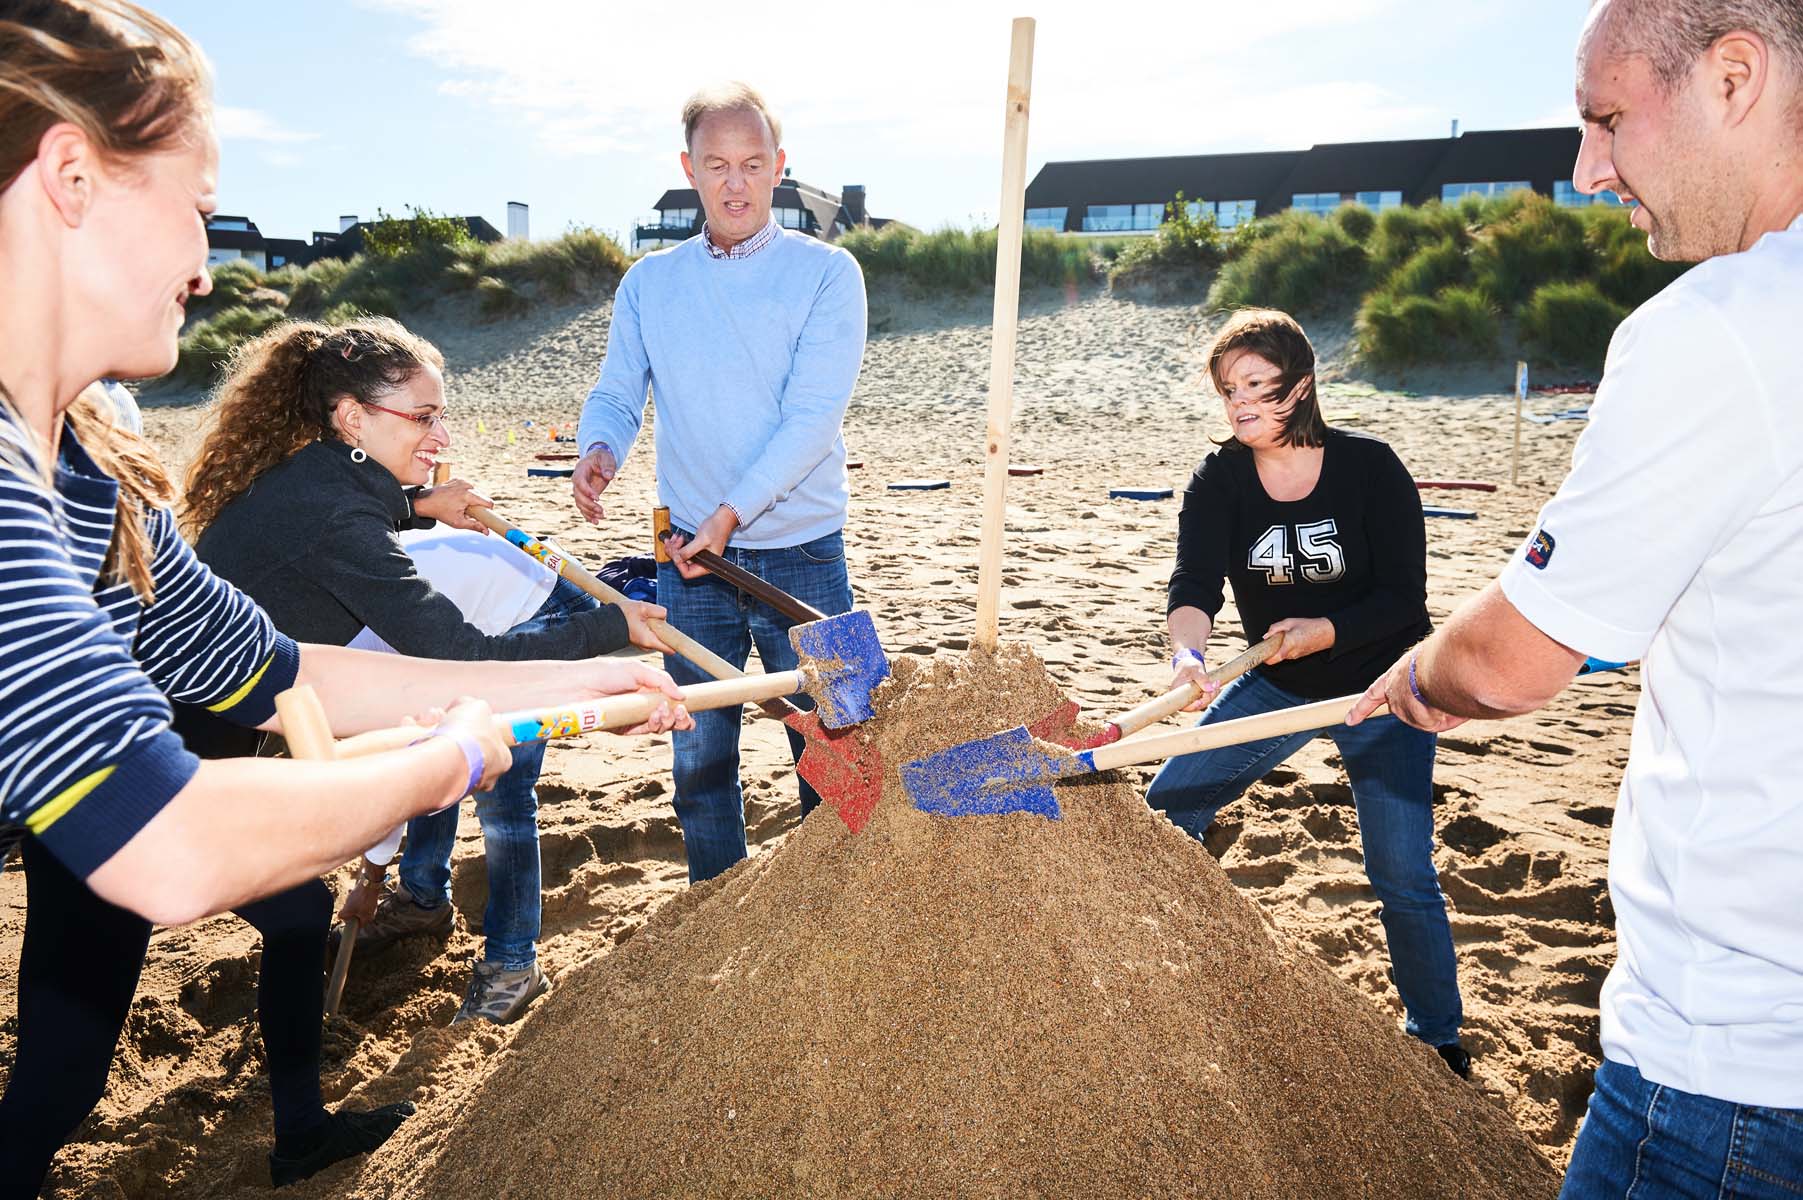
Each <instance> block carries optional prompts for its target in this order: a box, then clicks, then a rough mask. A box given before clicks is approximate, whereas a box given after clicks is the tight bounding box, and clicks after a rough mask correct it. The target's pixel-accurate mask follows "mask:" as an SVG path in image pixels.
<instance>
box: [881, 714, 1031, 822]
mask: <svg viewBox="0 0 1803 1200" xmlns="http://www.w3.org/2000/svg"><path fill="white" fill-rule="evenodd" d="M1057 777H1058V771H1057V767H1056V765H1055V764H1054V763H1053V762H1052V760H1051V758H1050V757H1049V756H1048V755H1046V753H1045V752H1044V751H1042V750H1040V749H1039V747H1038V745H1037V744H1035V742H1034V740H1033V735H1032V734H1030V733H1028V732H1027V730H1026V727H1025V726H1019V727H1017V728H1014V729H1010V730H1008V731H1007V732H1006V733H998V734H996V735H995V736H994V737H986V738H979V739H977V740H976V741H974V742H964V743H961V744H959V745H956V746H953V747H952V748H951V749H949V750H941V751H939V753H937V754H929V755H927V756H926V757H925V758H917V759H914V760H913V761H912V762H905V763H903V764H902V765H901V778H902V787H903V788H904V789H905V790H906V791H907V793H908V798H909V799H910V800H912V801H913V802H914V807H915V808H918V809H920V810H921V811H922V812H930V813H935V814H937V815H939V816H942V817H974V816H992V815H994V814H997V813H1010V812H1029V813H1038V814H1039V815H1040V816H1042V817H1049V818H1050V819H1052V820H1054V821H1056V820H1059V819H1060V816H1061V814H1060V813H1059V811H1058V799H1057V797H1055V796H1054V795H1053V794H1052V788H1051V781H1052V780H1054V779H1056V778H1057Z"/></svg>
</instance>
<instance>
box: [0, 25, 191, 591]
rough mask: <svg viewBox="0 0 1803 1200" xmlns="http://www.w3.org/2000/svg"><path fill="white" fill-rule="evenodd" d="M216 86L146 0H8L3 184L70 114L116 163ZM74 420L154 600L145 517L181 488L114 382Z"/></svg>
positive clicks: (0, 84) (22, 429)
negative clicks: (112, 495)
mask: <svg viewBox="0 0 1803 1200" xmlns="http://www.w3.org/2000/svg"><path fill="white" fill-rule="evenodd" d="M211 89H212V72H211V71H210V69H209V68H208V66H207V62H206V58H205V56H204V55H202V54H201V52H200V50H199V48H198V47H196V46H195V45H194V43H193V42H192V41H190V40H189V39H188V38H187V37H186V36H185V35H184V34H183V33H182V32H181V31H180V30H178V29H176V28H175V26H173V25H170V24H169V23H168V22H166V21H164V20H162V19H160V18H158V17H156V16H154V15H152V14H151V13H149V12H146V11H145V10H144V9H142V8H140V7H138V6H137V5H135V4H130V3H126V2H125V0H0V191H3V190H5V189H6V188H9V187H11V186H12V184H13V182H14V181H15V180H17V179H18V177H19V175H20V174H21V173H22V172H23V171H25V170H26V168H28V167H29V166H30V165H31V164H32V162H34V161H35V160H36V159H37V155H38V144H39V142H40V141H42V140H43V137H44V134H45V132H46V131H48V130H49V129H50V128H51V127H52V126H54V125H57V124H61V123H64V122H67V123H68V124H71V125H74V126H75V127H76V128H77V129H80V130H81V131H82V133H83V134H84V135H85V136H86V137H87V139H88V140H89V141H90V142H91V143H92V144H93V145H94V146H95V148H96V149H97V150H98V151H99V152H100V154H101V155H102V156H103V157H106V158H109V159H112V160H114V161H128V160H130V159H132V158H134V157H137V156H139V155H143V154H150V153H154V152H157V151H161V150H167V149H170V148H172V147H174V146H176V145H178V144H179V143H181V142H182V140H183V139H185V138H187V137H189V136H191V135H192V134H193V133H194V132H195V131H196V130H197V129H199V128H201V127H202V126H203V124H204V122H205V120H206V119H207V117H208V115H209V114H210V111H211V99H210V93H211ZM0 409H3V410H4V415H5V417H6V418H7V419H8V420H7V422H6V423H7V424H10V425H12V426H14V428H13V429H12V430H10V431H9V432H8V435H7V436H5V437H4V438H0V442H3V443H4V445H3V446H0V460H3V461H4V464H5V466H6V467H7V468H8V469H11V470H13V471H15V472H17V473H19V474H24V475H31V476H35V477H36V478H37V479H39V480H40V481H42V482H43V483H44V485H45V486H46V488H48V487H49V486H50V481H51V478H52V476H51V470H52V463H51V455H50V453H49V447H46V446H42V445H39V444H37V443H38V440H39V439H37V438H36V437H34V436H33V434H32V432H31V430H30V428H29V427H28V426H27V425H26V423H25V421H24V420H23V419H22V418H21V417H20V415H19V412H18V409H17V406H16V405H15V404H14V402H13V397H12V394H11V393H10V392H9V391H8V390H7V389H6V385H5V381H4V380H0ZM62 419H63V420H64V421H65V422H66V423H67V425H68V427H69V429H70V430H71V431H72V432H73V433H74V434H75V436H76V438H77V440H79V441H80V442H81V444H82V447H83V449H85V450H86V451H87V452H88V455H89V457H91V458H92V459H93V460H94V462H95V464H96V465H97V466H98V467H99V468H100V469H101V470H103V471H105V472H106V473H107V474H108V475H110V476H112V477H113V478H114V479H115V480H117V482H118V484H119V502H118V507H117V509H116V511H115V513H114V520H113V540H112V543H111V544H110V545H109V546H108V547H107V556H106V562H105V566H104V568H103V570H104V571H105V573H106V576H107V577H108V578H110V579H115V580H121V579H122V580H125V581H127V582H129V583H130V584H131V586H132V588H133V590H135V591H136V592H137V593H138V595H139V597H140V598H142V600H143V601H144V603H146V604H148V603H150V602H151V601H152V600H153V599H154V598H155V596H154V588H153V586H152V581H151V572H150V567H151V545H150V538H149V535H148V534H147V533H146V532H145V529H144V518H145V516H146V512H147V509H148V508H149V507H150V506H152V505H167V504H169V503H171V502H172V501H173V500H174V498H175V489H174V487H173V486H172V485H171V483H170V481H169V477H168V475H167V473H166V472H165V471H164V469H163V466H162V464H161V463H160V462H159V461H158V460H157V456H156V452H155V451H154V450H153V449H152V448H151V447H150V444H149V443H147V442H145V441H144V440H143V439H142V438H140V437H138V436H137V435H135V434H133V433H131V432H130V431H129V430H126V429H123V428H120V427H119V426H118V425H117V424H116V422H115V420H114V410H113V407H112V402H111V401H110V400H109V399H108V398H107V397H106V395H105V394H104V393H103V392H100V391H99V390H98V389H94V388H89V389H88V390H86V391H84V392H83V393H82V394H81V395H80V396H78V397H77V399H76V401H75V403H74V404H73V405H71V406H70V408H69V409H68V411H67V412H65V413H64V414H63V418H62ZM14 435H16V436H14Z"/></svg>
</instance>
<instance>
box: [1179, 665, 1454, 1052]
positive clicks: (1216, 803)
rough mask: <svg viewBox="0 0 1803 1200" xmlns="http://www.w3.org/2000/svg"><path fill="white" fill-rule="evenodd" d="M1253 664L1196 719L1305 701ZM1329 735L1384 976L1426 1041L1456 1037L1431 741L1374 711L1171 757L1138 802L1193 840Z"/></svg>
mask: <svg viewBox="0 0 1803 1200" xmlns="http://www.w3.org/2000/svg"><path fill="white" fill-rule="evenodd" d="M1306 703H1308V700H1307V699H1306V698H1305V697H1302V696H1297V695H1294V694H1292V693H1290V692H1287V691H1285V690H1284V689H1283V688H1280V687H1278V686H1277V685H1276V684H1274V683H1271V682H1270V681H1268V680H1267V679H1265V677H1264V672H1263V671H1258V670H1253V671H1249V672H1247V673H1246V674H1244V675H1242V676H1240V677H1239V678H1238V679H1236V680H1234V681H1233V682H1232V683H1230V684H1228V685H1227V686H1226V687H1225V688H1223V689H1222V690H1221V694H1220V695H1219V696H1218V697H1216V698H1215V702H1214V703H1213V704H1211V705H1209V707H1208V709H1207V710H1206V711H1205V712H1203V714H1202V719H1201V720H1200V721H1198V722H1197V724H1199V725H1212V724H1214V723H1215V722H1217V721H1226V720H1231V719H1232V718H1235V717H1249V716H1253V715H1255V714H1257V713H1266V712H1271V711H1273V710H1274V709H1279V708H1290V707H1293V706H1295V705H1298V704H1306ZM1323 735H1325V736H1327V737H1331V738H1332V739H1333V740H1334V742H1335V744H1336V745H1338V746H1339V748H1340V757H1341V758H1342V759H1343V760H1345V763H1346V774H1347V776H1348V777H1349V779H1350V781H1351V783H1352V799H1353V803H1354V805H1355V806H1356V807H1357V809H1358V821H1359V837H1360V838H1361V839H1362V840H1363V842H1364V852H1365V874H1366V876H1367V877H1368V878H1369V879H1370V880H1371V890H1372V891H1374V892H1376V893H1377V898H1378V900H1380V901H1381V902H1382V903H1383V909H1382V914H1381V916H1382V920H1383V924H1384V937H1385V939H1386V940H1387V941H1388V943H1389V946H1390V967H1391V975H1392V977H1393V978H1394V979H1395V982H1396V991H1397V993H1398V994H1400V995H1401V997H1402V1004H1403V1007H1404V1008H1405V1009H1406V1010H1407V1011H1408V1023H1407V1026H1406V1028H1407V1029H1408V1031H1409V1032H1410V1033H1411V1034H1413V1035H1414V1036H1416V1037H1418V1038H1420V1039H1421V1040H1422V1041H1424V1042H1426V1043H1427V1044H1428V1045H1430V1046H1444V1045H1446V1044H1448V1043H1450V1042H1456V1041H1458V1039H1459V1024H1460V1022H1462V1021H1463V1020H1464V1016H1465V1012H1464V1005H1463V1004H1462V1003H1461V1002H1460V1000H1459V977H1458V965H1457V962H1456V961H1455V959H1454V958H1453V952H1452V930H1451V928H1450V927H1449V926H1448V925H1447V922H1446V898H1445V897H1444V896H1442V895H1441V894H1440V879H1439V876H1438V875H1436V874H1435V873H1434V808H1433V802H1434V787H1433V784H1434V745H1435V738H1434V735H1433V734H1431V733H1423V732H1422V731H1421V730H1419V729H1414V728H1411V727H1410V726H1407V725H1404V724H1403V723H1402V722H1401V721H1398V720H1397V719H1396V718H1395V717H1391V716H1382V717H1374V718H1372V719H1370V720H1368V721H1365V722H1364V723H1362V724H1360V725H1357V726H1355V727H1352V728H1348V727H1347V726H1344V725H1337V726H1334V727H1333V728H1331V729H1324V730H1318V731H1315V732H1311V733H1294V734H1290V735H1288V736H1287V737H1277V738H1269V739H1266V740H1264V741H1259V742H1248V743H1247V744H1246V745H1243V746H1224V747H1222V748H1221V749H1219V750H1204V751H1201V752H1199V753H1196V754H1185V755H1183V756H1181V757H1179V758H1173V759H1171V760H1170V761H1168V762H1166V763H1165V764H1164V766H1163V767H1162V768H1160V770H1159V772H1158V775H1157V777H1156V778H1155V779H1153V780H1152V786H1151V788H1150V789H1149V790H1148V791H1147V792H1146V803H1147V804H1150V805H1151V806H1152V807H1153V808H1157V809H1162V810H1163V811H1164V812H1165V813H1166V814H1167V815H1169V817H1170V818H1171V820H1172V821H1173V822H1175V823H1176V824H1177V825H1178V826H1180V827H1181V828H1182V829H1184V830H1185V831H1186V832H1188V833H1189V834H1190V836H1192V837H1195V838H1198V839H1200V838H1201V836H1202V835H1203V833H1205V832H1206V831H1207V829H1208V827H1209V825H1210V824H1212V823H1213V821H1214V819H1215V814H1216V813H1217V812H1219V811H1220V810H1221V809H1222V808H1224V807H1225V806H1226V805H1227V804H1228V803H1229V802H1230V801H1232V800H1233V799H1234V798H1235V797H1237V796H1238V795H1239V794H1240V793H1241V792H1243V791H1245V790H1246V789H1247V788H1248V787H1250V786H1251V785H1252V784H1253V783H1254V782H1256V781H1257V780H1258V779H1259V778H1260V777H1262V776H1263V775H1264V774H1265V772H1267V771H1269V770H1270V769H1271V768H1272V767H1275V766H1276V765H1277V764H1278V763H1281V762H1282V761H1283V760H1284V759H1286V758H1288V757H1289V756H1290V755H1292V754H1294V753H1296V751H1297V750H1299V749H1301V748H1302V746H1303V745H1304V744H1306V743H1307V742H1309V741H1310V740H1312V739H1314V738H1316V737H1320V736H1323Z"/></svg>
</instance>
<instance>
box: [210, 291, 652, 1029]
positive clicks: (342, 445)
mask: <svg viewBox="0 0 1803 1200" xmlns="http://www.w3.org/2000/svg"><path fill="white" fill-rule="evenodd" d="M443 363H444V360H443V358H442V356H441V355H440V354H439V352H438V350H437V349H436V348H435V347H433V346H432V344H431V343H429V342H427V341H426V340H425V339H423V338H420V337H417V336H415V335H414V334H412V333H410V332H408V331H407V330H406V329H405V328H403V327H402V326H401V325H399V324H398V323H396V322H394V321H391V320H388V319H385V318H368V319H364V320H360V321H353V322H351V323H349V324H346V325H343V326H338V327H328V326H325V325H318V324H313V323H309V322H301V321H291V322H286V323H284V324H282V325H279V326H277V327H276V328H274V329H271V330H269V331H268V332H266V333H265V334H263V335H262V336H261V337H259V338H257V339H256V340H255V341H253V342H251V343H249V344H248V345H246V346H245V347H244V348H243V350H242V351H241V352H240V353H239V354H238V356H237V357H236V359H235V360H234V363H233V366H232V369H231V371H230V373H229V374H228V376H227V378H226V379H225V381H224V383H223V384H222V385H221V387H220V390H219V394H218V400H217V403H216V404H215V406H214V409H213V412H212V415H211V418H210V426H209V430H208V432H207V434H206V436H205V438H204V440H203V443H202V445H201V448H200V451H199V453H198V454H197V455H196V457H195V460H194V462H193V464H192V466H191V467H190V469H189V473H188V489H187V509H186V513H185V520H186V523H187V526H188V528H189V530H190V532H191V533H192V534H196V535H198V536H197V541H196V543H195V550H196V553H197V554H198V555H199V557H200V559H201V561H202V562H204V563H206V564H207V565H208V566H210V567H212V568H213V570H214V571H215V572H217V573H218V574H219V575H220V576H222V577H223V578H225V579H227V580H229V581H231V582H232V583H234V584H236V585H237V586H238V587H240V588H242V589H243V590H244V591H245V592H246V593H248V594H249V595H250V596H251V597H252V598H253V599H255V600H256V601H257V602H258V603H259V604H261V605H263V607H264V609H265V610H266V611H267V612H268V613H269V615H270V617H271V618H272V619H273V620H274V621H275V624H276V628H278V629H280V630H282V631H283V632H284V633H286V634H288V635H289V636H290V637H294V638H298V639H300V640H303V641H311V642H328V643H336V644H339V645H343V644H346V643H349V642H351V641H352V640H353V639H354V638H357V637H358V636H359V634H361V633H363V631H364V630H365V629H367V630H368V631H369V633H371V634H373V635H374V636H375V637H377V638H379V639H381V641H383V642H386V643H387V644H388V645H389V646H391V647H393V648H394V649H396V650H398V651H400V652H401V653H402V654H412V655H418V656H420V657H424V658H449V659H495V658H504V659H519V658H566V659H567V658H590V657H593V656H595V655H598V654H605V653H607V652H609V651H612V650H617V649H619V648H621V647H623V646H625V645H626V644H627V643H628V641H630V642H631V643H632V644H634V645H637V646H640V647H643V648H644V649H647V650H657V651H663V650H664V649H665V647H664V645H663V644H662V643H661V642H660V641H659V640H658V639H657V637H656V635H654V634H653V633H651V631H650V629H649V628H648V626H647V625H646V619H647V618H648V617H661V616H662V615H663V610H662V609H661V608H658V607H657V606H655V605H650V604H643V603H639V602H629V603H627V604H626V605H624V606H618V607H616V606H613V605H600V604H597V603H596V602H595V601H594V599H593V598H592V597H590V596H588V595H587V594H586V593H584V592H582V591H580V590H579V589H577V588H575V587H574V586H573V585H571V584H569V583H567V582H565V581H562V580H559V581H558V582H557V584H556V586H555V587H553V588H552V590H551V591H550V593H549V595H548V596H541V597H535V598H533V600H532V604H531V610H530V611H525V612H520V613H518V614H517V621H516V623H515V624H513V626H512V627H511V628H509V629H507V631H506V632H502V633H498V634H493V635H491V634H488V633H484V632H483V631H482V629H481V628H479V627H478V626H477V625H476V624H473V623H472V622H471V618H472V617H473V616H474V614H466V613H465V612H463V611H461V610H460V609H459V608H458V607H457V605H456V604H455V603H453V602H452V601H451V600H450V599H449V598H447V597H446V596H445V595H443V594H442V593H440V592H439V591H438V590H436V589H435V588H434V587H433V586H432V585H431V584H430V583H429V582H428V581H427V580H426V579H425V578H423V577H422V576H421V574H420V572H419V570H417V569H416V567H415V564H414V561H413V559H412V558H411V557H409V555H408V552H407V549H406V547H405V545H403V543H402V541H401V538H400V536H399V535H400V533H401V532H402V531H403V530H406V529H409V528H418V527H420V526H421V525H422V524H424V525H429V524H431V522H432V520H433V519H437V520H442V521H446V522H448V523H450V524H453V525H457V526H461V527H465V528H472V529H481V528H482V526H481V525H480V524H478V523H477V522H476V521H474V520H473V519H471V518H469V517H468V516H466V515H465V511H464V510H465V508H466V507H467V506H469V505H472V504H474V505H481V506H486V505H487V504H488V501H487V499H486V498H484V497H482V496H481V495H479V494H477V493H475V492H474V491H472V490H471V488H470V486H469V484H467V483H463V482H459V481H453V482H451V483H447V484H444V485H443V486H440V487H424V486H423V485H427V484H429V483H430V481H431V477H432V469H433V466H434V465H435V463H436V462H437V459H438V456H439V455H440V454H441V453H443V452H444V451H445V450H446V449H447V448H448V447H449V445H450V442H451V435H450V432H449V431H448V430H447V429H446V427H445V385H444V375H443V373H442V368H443ZM541 601H542V602H541ZM190 716H191V715H190ZM190 723H192V719H191V722H190ZM513 758H514V761H513V766H512V768H511V769H510V770H509V771H508V772H507V773H506V774H505V775H503V776H502V777H501V778H500V779H499V780H498V781H497V782H496V783H495V785H494V786H493V787H492V788H490V789H488V790H487V791H484V792H482V793H480V794H478V795H477V797H476V815H477V817H478V818H479V819H480V821H481V824H482V833H483V839H484V843H485V847H486V851H487V859H488V891H489V894H488V906H487V911H486V914H485V916H484V919H483V933H484V936H485V939H486V947H485V950H484V953H483V957H482V961H481V962H479V963H478V964H477V965H476V967H475V970H474V972H473V974H472V977H471V980H470V985H469V988H468V993H467V995H466V997H465V1000H464V1005H463V1008H462V1009H461V1010H460V1012H459V1013H458V1019H463V1020H467V1019H471V1018H483V1019H486V1020H489V1021H493V1022H495V1023H497V1024H504V1023H507V1022H510V1021H512V1020H514V1019H516V1018H518V1017H519V1016H520V1015H521V1014H522V1013H523V1012H524V1011H525V1009H526V1006H527V1005H528V1004H530V1003H531V1002H532V1000H533V999H535V998H536V997H537V996H538V995H540V994H541V993H542V992H543V991H544V990H545V989H546V987H547V986H548V984H547V982H546V979H545V975H544V972H543V971H542V970H541V969H540V967H539V965H538V958H537V949H536V943H537V940H538V932H539V916H540V894H539V893H540V888H539V855H538V821H537V816H538V798H537V794H536V793H535V791H534V790H533V785H534V784H535V783H536V782H537V780H538V773H539V769H540V767H541V766H542V764H543V759H544V745H543V743H533V744H531V745H524V746H520V747H517V748H516V749H515V750H514V756H513ZM456 833H457V813H456V811H455V810H446V811H445V812H442V813H435V814H433V815H431V816H427V817H420V818H416V819H415V820H414V821H412V822H411V823H410V824H409V826H408V830H407V843H406V845H407V848H406V850H405V852H404V853H403V855H402V857H401V864H400V886H399V887H397V888H393V889H391V890H389V891H387V892H386V893H385V894H384V895H382V896H381V897H380V901H379V904H377V905H376V906H375V907H374V910H373V911H371V910H370V908H369V902H370V901H373V900H375V897H373V896H365V895H363V894H361V893H360V892H359V893H353V897H352V900H351V901H350V902H349V907H348V909H347V911H357V914H358V915H359V916H361V917H362V918H363V926H362V929H361V930H360V933H359V937H358V946H359V948H368V947H370V946H374V945H382V944H385V943H387V942H391V941H394V940H396V939H398V938H401V937H405V936H408V935H411V934H420V933H424V934H431V935H435V936H440V937H443V936H446V935H448V934H449V933H450V932H451V928H452V925H453V921H454V911H453V908H452V906H451V899H450V882H451V870H450V860H451V850H452V846H453V843H454V842H455V840H456ZM322 936H323V934H322Z"/></svg>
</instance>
